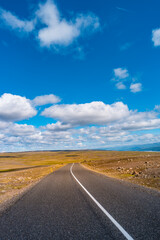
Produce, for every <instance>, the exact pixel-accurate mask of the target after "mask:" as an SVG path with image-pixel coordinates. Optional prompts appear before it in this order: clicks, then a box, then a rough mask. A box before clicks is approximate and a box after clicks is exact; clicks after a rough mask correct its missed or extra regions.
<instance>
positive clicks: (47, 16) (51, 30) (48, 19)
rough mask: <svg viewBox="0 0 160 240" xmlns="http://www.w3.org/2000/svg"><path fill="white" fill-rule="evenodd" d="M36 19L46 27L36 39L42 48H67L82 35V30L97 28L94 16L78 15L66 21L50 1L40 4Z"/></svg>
mask: <svg viewBox="0 0 160 240" xmlns="http://www.w3.org/2000/svg"><path fill="white" fill-rule="evenodd" d="M36 15H37V17H38V19H39V20H40V21H41V22H42V23H43V24H45V25H46V26H45V27H44V28H42V29H40V30H39V32H38V39H39V41H40V43H41V45H42V46H47V47H50V46H51V45H60V46H68V45H70V44H72V42H73V41H74V40H75V39H76V38H78V37H79V36H80V35H82V33H83V31H84V30H88V31H95V30H97V29H98V28H99V25H100V24H99V19H98V17H97V16H95V15H94V14H88V15H83V14H80V15H79V16H77V17H76V18H75V19H70V21H67V20H66V19H65V18H62V17H61V14H60V12H59V10H58V8H57V6H56V5H55V3H54V2H53V1H51V0H48V1H47V2H46V3H45V4H40V7H39V10H38V11H37V12H36Z"/></svg>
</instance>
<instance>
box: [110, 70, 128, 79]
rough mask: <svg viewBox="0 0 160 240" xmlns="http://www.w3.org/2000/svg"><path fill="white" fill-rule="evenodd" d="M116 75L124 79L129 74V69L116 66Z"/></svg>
mask: <svg viewBox="0 0 160 240" xmlns="http://www.w3.org/2000/svg"><path fill="white" fill-rule="evenodd" d="M113 71H114V75H115V77H116V78H118V79H117V80H119V79H124V78H127V77H128V76H129V73H128V70H127V69H126V68H115V69H114V70H113Z"/></svg>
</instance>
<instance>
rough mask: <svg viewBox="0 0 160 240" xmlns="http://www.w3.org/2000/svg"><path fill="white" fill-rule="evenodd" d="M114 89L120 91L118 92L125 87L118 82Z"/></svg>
mask: <svg viewBox="0 0 160 240" xmlns="http://www.w3.org/2000/svg"><path fill="white" fill-rule="evenodd" d="M116 88H117V89H120V90H122V89H126V85H124V83H123V82H118V83H116Z"/></svg>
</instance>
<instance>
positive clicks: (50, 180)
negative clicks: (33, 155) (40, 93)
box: [0, 164, 160, 240]
mask: <svg viewBox="0 0 160 240" xmlns="http://www.w3.org/2000/svg"><path fill="white" fill-rule="evenodd" d="M70 168H71V164H69V165H67V166H65V167H63V168H61V169H59V170H58V171H56V172H54V173H52V174H50V175H48V176H47V177H46V178H44V179H43V180H42V181H41V182H39V183H38V184H37V185H36V186H35V187H33V188H32V189H31V190H30V191H28V192H27V193H26V194H25V195H24V196H23V197H22V198H21V199H20V200H19V201H17V202H16V203H15V204H14V205H13V206H12V207H11V208H9V209H8V210H7V211H6V212H4V214H3V215H2V216H1V217H0V240H12V239H13V240H21V239H25V240H29V239H33V240H40V239H43V240H47V239H52V240H54V239H55V240H56V239H61V240H63V239H75V240H78V239H96V240H99V239H103V240H104V239H108V240H109V239H118V240H121V239H126V238H125V237H124V235H123V234H122V233H121V231H120V230H119V229H118V228H117V227H116V226H115V225H114V223H113V222H112V221H111V220H110V219H109V218H108V217H107V216H106V215H105V214H104V213H103V212H102V211H101V209H100V208H99V207H98V206H97V205H96V204H95V202H93V200H92V199H91V198H90V197H89V196H88V194H87V193H86V192H85V191H84V189H82V187H81V186H80V185H79V183H78V182H77V181H76V180H75V178H74V177H73V176H72V174H71V171H70ZM72 171H73V174H74V176H75V177H76V178H77V179H78V180H79V181H80V183H81V184H82V185H83V186H84V187H85V188H86V189H87V190H88V191H89V193H90V194H91V195H92V196H93V197H94V198H95V199H96V200H97V201H98V202H99V203H100V204H101V205H102V206H103V207H104V208H105V210H106V211H107V212H109V214H110V215H111V216H112V217H113V218H114V219H115V220H116V221H117V222H118V223H119V224H120V225H121V226H122V227H123V228H124V229H125V231H126V232H127V233H128V234H129V235H130V236H131V237H132V238H133V239H144V240H147V239H148V240H159V239H160V194H159V193H158V192H156V191H151V190H147V189H145V188H143V187H139V186H136V185H134V184H130V183H126V182H123V181H118V180H114V179H111V178H108V177H106V176H103V175H100V174H97V173H94V172H92V171H89V170H87V169H85V168H84V167H82V166H81V165H79V164H75V165H74V166H73V170H72Z"/></svg>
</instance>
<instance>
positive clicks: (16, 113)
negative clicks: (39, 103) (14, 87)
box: [0, 93, 37, 121]
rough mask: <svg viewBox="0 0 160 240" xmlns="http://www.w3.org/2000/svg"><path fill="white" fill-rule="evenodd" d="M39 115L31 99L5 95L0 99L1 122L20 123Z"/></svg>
mask: <svg viewBox="0 0 160 240" xmlns="http://www.w3.org/2000/svg"><path fill="white" fill-rule="evenodd" d="M36 114H37V111H36V110H35V109H34V108H33V107H32V105H31V102H30V100H29V99H27V98H25V97H21V96H18V95H12V94H9V93H5V94H3V95H2V96H1V97H0V121H20V120H23V119H28V118H31V117H33V116H35V115H36Z"/></svg>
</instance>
